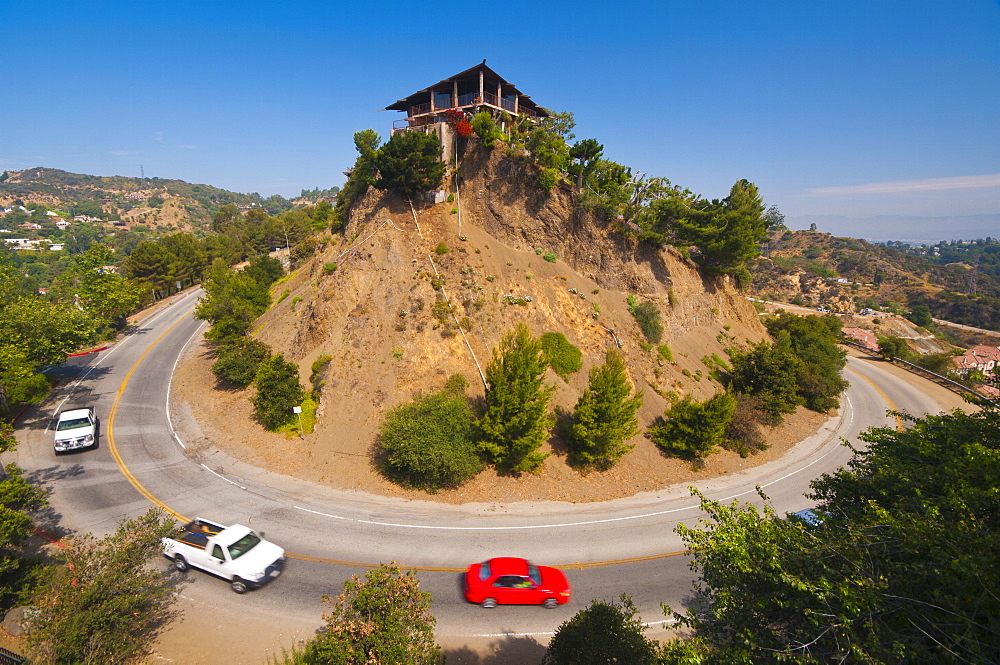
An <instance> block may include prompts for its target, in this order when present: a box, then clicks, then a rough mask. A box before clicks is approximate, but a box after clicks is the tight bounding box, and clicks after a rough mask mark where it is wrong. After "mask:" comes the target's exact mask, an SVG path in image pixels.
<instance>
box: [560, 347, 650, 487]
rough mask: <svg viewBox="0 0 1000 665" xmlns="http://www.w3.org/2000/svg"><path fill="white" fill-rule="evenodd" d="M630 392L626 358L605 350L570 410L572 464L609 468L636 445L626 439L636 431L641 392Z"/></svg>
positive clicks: (614, 350) (637, 428)
mask: <svg viewBox="0 0 1000 665" xmlns="http://www.w3.org/2000/svg"><path fill="white" fill-rule="evenodd" d="M631 392H632V389H631V387H630V386H629V384H628V376H627V374H626V371H625V360H624V359H623V358H622V356H621V354H620V353H618V351H617V350H616V349H613V348H611V349H608V351H607V354H606V356H605V360H604V364H603V365H601V366H600V367H594V368H593V369H591V370H590V383H589V384H588V386H587V390H586V391H585V392H584V393H583V395H581V396H580V399H579V401H577V403H576V409H575V410H574V412H573V422H572V424H571V425H570V428H569V437H568V439H569V441H568V443H569V448H570V453H571V459H572V461H573V462H574V463H575V464H579V465H581V466H596V467H597V468H599V469H602V470H603V469H609V468H611V467H612V466H614V465H615V464H616V463H617V462H618V460H619V459H621V458H622V456H623V455H625V454H626V453H628V452H629V451H631V450H632V449H633V448H634V447H635V446H634V445H627V444H626V443H625V442H626V441H627V440H628V439H630V438H632V437H633V436H635V434H636V433H637V432H638V431H639V427H638V421H637V419H636V416H635V413H636V411H638V410H639V407H640V406H642V393H641V392H639V393H636V394H635V395H634V396H630V394H631Z"/></svg>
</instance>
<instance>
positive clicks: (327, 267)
mask: <svg viewBox="0 0 1000 665" xmlns="http://www.w3.org/2000/svg"><path fill="white" fill-rule="evenodd" d="M336 271H337V264H336V263H334V262H333V261H330V262H329V263H324V264H323V274H324V275H332V274H333V273H335V272H336ZM285 293H288V292H287V291H285Z"/></svg>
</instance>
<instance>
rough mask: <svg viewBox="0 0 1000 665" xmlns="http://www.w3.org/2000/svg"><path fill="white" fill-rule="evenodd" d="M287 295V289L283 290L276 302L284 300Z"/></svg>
mask: <svg viewBox="0 0 1000 665" xmlns="http://www.w3.org/2000/svg"><path fill="white" fill-rule="evenodd" d="M288 294H289V291H288V289H285V290H284V291H282V292H281V295H280V296H278V302H281V301H282V300H284V299H285V298H287V297H288Z"/></svg>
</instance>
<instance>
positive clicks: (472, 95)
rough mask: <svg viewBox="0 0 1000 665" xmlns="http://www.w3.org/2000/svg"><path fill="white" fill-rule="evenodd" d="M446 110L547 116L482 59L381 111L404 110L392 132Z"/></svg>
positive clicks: (436, 119)
mask: <svg viewBox="0 0 1000 665" xmlns="http://www.w3.org/2000/svg"><path fill="white" fill-rule="evenodd" d="M448 109H458V110H460V111H464V112H465V113H466V115H468V116H471V115H475V114H476V113H477V112H479V111H488V112H490V113H491V114H492V115H493V117H494V118H495V119H500V117H501V116H502V114H503V113H504V112H506V113H507V114H509V115H510V116H511V117H512V118H516V117H528V118H546V117H548V115H549V113H548V111H547V110H545V109H544V108H542V107H541V106H539V105H538V104H536V103H535V102H533V101H531V98H530V97H529V96H528V95H526V94H524V93H523V92H521V91H520V90H518V89H517V88H516V87H515V86H514V84H513V83H510V82H509V81H507V80H506V79H504V78H503V77H502V76H500V75H499V74H497V73H496V72H495V71H493V70H492V69H490V68H489V67H487V66H486V61H485V60H483V61H482V62H481V63H480V64H478V65H476V66H475V67H472V68H470V69H466V70H465V71H464V72H459V73H458V74H455V75H454V76H451V77H449V78H446V79H444V80H442V81H438V82H437V83H435V84H434V85H432V86H428V87H426V88H424V89H423V90H418V91H417V92H415V93H413V94H411V95H409V96H407V97H404V98H403V99H400V100H397V101H396V102H395V103H393V104H390V105H389V106H387V107H385V109H383V110H385V111H403V112H405V113H406V118H403V119H400V120H396V121H394V122H393V123H392V131H393V132H397V131H405V130H407V129H411V128H415V127H425V126H427V125H433V124H437V123H442V122H444V121H445V120H447V119H448V118H446V117H445V116H444V115H442V111H446V110H448Z"/></svg>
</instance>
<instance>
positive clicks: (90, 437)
mask: <svg viewBox="0 0 1000 665" xmlns="http://www.w3.org/2000/svg"><path fill="white" fill-rule="evenodd" d="M83 442H84V443H93V442H94V435H93V434H88V435H87V436H85V437H83Z"/></svg>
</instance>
